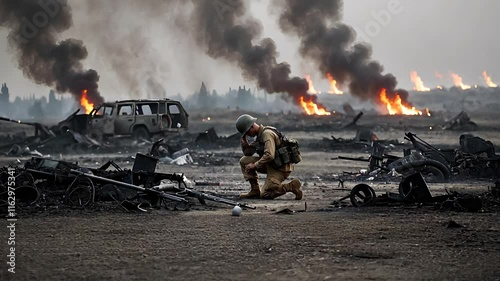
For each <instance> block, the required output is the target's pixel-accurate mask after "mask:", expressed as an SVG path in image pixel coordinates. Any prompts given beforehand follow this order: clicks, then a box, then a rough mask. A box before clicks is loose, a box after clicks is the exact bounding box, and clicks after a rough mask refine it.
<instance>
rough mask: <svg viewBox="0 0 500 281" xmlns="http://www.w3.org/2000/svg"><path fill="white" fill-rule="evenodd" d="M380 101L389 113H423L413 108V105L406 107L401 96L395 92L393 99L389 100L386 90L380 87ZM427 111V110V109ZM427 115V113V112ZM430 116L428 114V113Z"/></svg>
mask: <svg viewBox="0 0 500 281" xmlns="http://www.w3.org/2000/svg"><path fill="white" fill-rule="evenodd" d="M379 100H380V102H381V103H382V104H383V105H385V106H386V107H387V111H388V112H389V114H390V115H396V114H402V115H423V113H422V111H420V110H417V109H415V107H411V108H410V107H407V106H405V105H403V101H402V100H401V97H400V96H399V95H398V94H396V97H395V98H394V100H390V99H389V98H388V97H387V90H386V89H382V90H381V91H380V95H379ZM427 112H428V111H427ZM428 115H429V113H428ZM429 116H430V115H429Z"/></svg>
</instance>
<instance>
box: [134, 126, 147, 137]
mask: <svg viewBox="0 0 500 281" xmlns="http://www.w3.org/2000/svg"><path fill="white" fill-rule="evenodd" d="M132 135H133V137H134V139H135V140H149V138H150V136H149V131H148V129H146V127H142V126H141V127H136V128H134V132H133V134H132Z"/></svg>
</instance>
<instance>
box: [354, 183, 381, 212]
mask: <svg viewBox="0 0 500 281" xmlns="http://www.w3.org/2000/svg"><path fill="white" fill-rule="evenodd" d="M349 197H350V199H351V204H352V205H353V206H354V207H364V206H368V205H370V204H372V203H373V201H374V200H375V197H376V194H375V191H374V190H373V188H371V187H370V186H369V185H367V184H364V183H361V184H358V185H356V186H355V187H354V188H353V189H352V190H351V193H350V195H349Z"/></svg>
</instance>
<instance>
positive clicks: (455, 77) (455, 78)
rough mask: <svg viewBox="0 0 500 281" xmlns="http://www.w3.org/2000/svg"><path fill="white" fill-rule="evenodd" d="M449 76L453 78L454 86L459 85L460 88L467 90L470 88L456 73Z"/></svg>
mask: <svg viewBox="0 0 500 281" xmlns="http://www.w3.org/2000/svg"><path fill="white" fill-rule="evenodd" d="M451 78H453V83H455V86H457V87H460V88H461V89H462V90H469V89H470V88H471V86H470V85H466V84H464V82H463V81H462V77H460V76H458V74H456V73H452V74H451Z"/></svg>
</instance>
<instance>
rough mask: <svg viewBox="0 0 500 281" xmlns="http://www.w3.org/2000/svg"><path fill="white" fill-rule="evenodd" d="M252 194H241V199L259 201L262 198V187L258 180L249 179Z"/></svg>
mask: <svg viewBox="0 0 500 281" xmlns="http://www.w3.org/2000/svg"><path fill="white" fill-rule="evenodd" d="M248 182H249V183H250V192H248V193H242V194H240V198H241V199H259V198H260V186H259V181H258V180H257V179H249V180H248Z"/></svg>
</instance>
